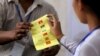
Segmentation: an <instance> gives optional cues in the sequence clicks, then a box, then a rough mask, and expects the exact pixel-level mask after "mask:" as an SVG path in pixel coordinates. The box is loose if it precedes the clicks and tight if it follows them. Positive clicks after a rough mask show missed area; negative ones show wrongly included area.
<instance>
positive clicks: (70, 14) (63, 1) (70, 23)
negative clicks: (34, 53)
mask: <svg viewBox="0 0 100 56" xmlns="http://www.w3.org/2000/svg"><path fill="white" fill-rule="evenodd" d="M46 1H47V2H48V3H50V4H51V5H53V6H54V8H55V9H56V11H57V13H58V16H59V19H60V21H61V25H62V30H63V33H64V34H65V35H67V36H68V37H70V38H74V37H76V36H77V37H79V36H80V33H81V35H82V34H84V33H85V32H87V31H88V28H87V25H84V24H81V23H80V21H79V20H78V18H77V17H76V15H75V13H74V10H73V7H72V1H73V0H46ZM57 56H70V53H69V52H68V51H67V50H65V48H63V47H62V48H61V50H60V52H59V54H58V55H57Z"/></svg>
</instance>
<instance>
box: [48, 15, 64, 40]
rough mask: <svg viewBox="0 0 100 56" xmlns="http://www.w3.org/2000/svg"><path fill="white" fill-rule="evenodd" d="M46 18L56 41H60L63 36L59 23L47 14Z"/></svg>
mask: <svg viewBox="0 0 100 56" xmlns="http://www.w3.org/2000/svg"><path fill="white" fill-rule="evenodd" d="M48 17H49V18H50V19H49V25H50V28H51V31H52V33H53V34H54V35H55V36H57V39H58V40H59V39H61V37H62V36H63V33H62V30H61V25H60V22H59V21H58V20H57V19H56V18H55V17H54V16H53V15H52V14H49V15H48Z"/></svg>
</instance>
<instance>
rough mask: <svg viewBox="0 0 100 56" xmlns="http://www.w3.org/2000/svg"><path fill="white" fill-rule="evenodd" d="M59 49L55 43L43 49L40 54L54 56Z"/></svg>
mask: <svg viewBox="0 0 100 56" xmlns="http://www.w3.org/2000/svg"><path fill="white" fill-rule="evenodd" d="M59 50H60V46H59V45H56V46H53V47H50V48H47V49H45V50H43V53H42V56H55V55H56V54H57V53H58V52H59Z"/></svg>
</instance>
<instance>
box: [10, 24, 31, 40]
mask: <svg viewBox="0 0 100 56" xmlns="http://www.w3.org/2000/svg"><path fill="white" fill-rule="evenodd" d="M29 29H30V23H25V22H20V23H17V24H16V27H15V29H13V30H11V31H9V32H8V34H9V35H10V36H9V37H10V38H11V39H12V40H18V39H21V38H23V37H24V36H26V35H27V32H28V31H29Z"/></svg>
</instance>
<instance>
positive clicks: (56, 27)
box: [49, 15, 78, 53]
mask: <svg viewBox="0 0 100 56" xmlns="http://www.w3.org/2000/svg"><path fill="white" fill-rule="evenodd" d="M50 16H51V17H53V18H52V19H50V20H49V25H50V27H51V31H52V32H53V34H54V35H56V36H57V39H58V40H59V41H60V42H61V44H62V45H63V46H64V47H66V49H67V50H69V51H70V52H71V53H73V52H74V50H75V49H76V47H77V45H78V42H77V41H75V40H72V39H71V38H68V37H67V36H64V35H63V33H62V30H61V26H60V22H59V21H58V20H57V19H55V17H54V16H53V15H50ZM50 16H49V17H50Z"/></svg>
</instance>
